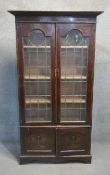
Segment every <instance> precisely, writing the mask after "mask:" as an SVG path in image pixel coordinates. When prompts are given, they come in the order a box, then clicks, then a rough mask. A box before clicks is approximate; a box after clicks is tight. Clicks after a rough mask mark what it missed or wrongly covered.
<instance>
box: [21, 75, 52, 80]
mask: <svg viewBox="0 0 110 175" xmlns="http://www.w3.org/2000/svg"><path fill="white" fill-rule="evenodd" d="M24 79H26V80H50V77H48V76H38V77H37V76H36V75H25V76H24Z"/></svg>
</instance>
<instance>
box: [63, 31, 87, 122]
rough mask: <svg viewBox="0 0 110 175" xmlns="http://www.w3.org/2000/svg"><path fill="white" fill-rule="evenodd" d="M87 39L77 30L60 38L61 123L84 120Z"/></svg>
mask: <svg viewBox="0 0 110 175" xmlns="http://www.w3.org/2000/svg"><path fill="white" fill-rule="evenodd" d="M88 46H89V42H88V38H87V37H84V36H83V34H82V33H81V32H80V31H79V30H71V31H70V32H68V33H67V34H66V35H65V36H63V37H61V49H60V65H61V81H60V93H61V100H60V101H61V121H63V122H73V121H85V120H86V102H87V101H86V94H87V64H88Z"/></svg>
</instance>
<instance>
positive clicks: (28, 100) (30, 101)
mask: <svg viewBox="0 0 110 175" xmlns="http://www.w3.org/2000/svg"><path fill="white" fill-rule="evenodd" d="M50 102H51V101H50V100H48V99H43V98H26V99H25V103H26V104H45V103H46V104H47V103H50Z"/></svg>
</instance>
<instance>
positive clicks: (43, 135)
mask: <svg viewBox="0 0 110 175" xmlns="http://www.w3.org/2000/svg"><path fill="white" fill-rule="evenodd" d="M21 135H22V136H23V137H22V139H21V144H22V147H23V148H22V154H25V155H55V129H54V128H43V127H42V128H41V127H40V128H39V127H38V128H29V127H28V128H21Z"/></svg>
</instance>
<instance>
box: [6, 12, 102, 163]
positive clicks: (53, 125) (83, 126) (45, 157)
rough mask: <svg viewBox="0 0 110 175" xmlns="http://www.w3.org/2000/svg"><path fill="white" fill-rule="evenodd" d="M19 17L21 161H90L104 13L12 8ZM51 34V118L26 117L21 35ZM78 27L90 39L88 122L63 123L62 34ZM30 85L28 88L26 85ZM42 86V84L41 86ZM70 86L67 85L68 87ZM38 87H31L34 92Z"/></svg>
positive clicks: (17, 36)
mask: <svg viewBox="0 0 110 175" xmlns="http://www.w3.org/2000/svg"><path fill="white" fill-rule="evenodd" d="M9 12H10V13H12V14H14V15H15V18H16V48H17V72H18V93H19V111H20V112H19V115H20V116H19V118H20V142H21V156H20V164H24V163H28V162H32V161H37V162H39V161H40V162H50V163H52V162H53V163H60V162H74V161H75V162H76V161H79V162H84V163H91V153H90V152H91V151H90V150H91V127H92V101H93V79H94V55H95V27H96V26H95V23H96V16H97V15H99V14H101V13H102V12H100V11H99V12H95V11H94V12H55V11H52V12H47V11H37V12H36V11H9ZM36 29H38V30H41V31H43V33H44V36H46V37H51V80H52V83H51V85H52V88H51V99H52V116H51V117H52V121H49V122H27V123H26V120H25V97H24V61H23V43H22V37H24V36H29V35H30V33H31V31H33V30H36ZM73 29H74V30H78V31H80V32H81V33H82V35H83V36H84V37H88V38H89V52H88V71H87V118H86V121H83V122H80V121H73V122H61V112H60V110H61V104H60V95H61V92H60V91H61V89H60V88H61V87H60V76H61V63H60V61H61V58H60V46H61V41H60V38H61V36H65V35H66V34H67V33H68V32H70V31H71V30H73ZM27 88H28V87H27ZM42 88H43V87H42ZM67 88H68V87H67ZM34 89H35V87H34V86H33V87H32V89H31V90H32V91H34Z"/></svg>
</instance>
